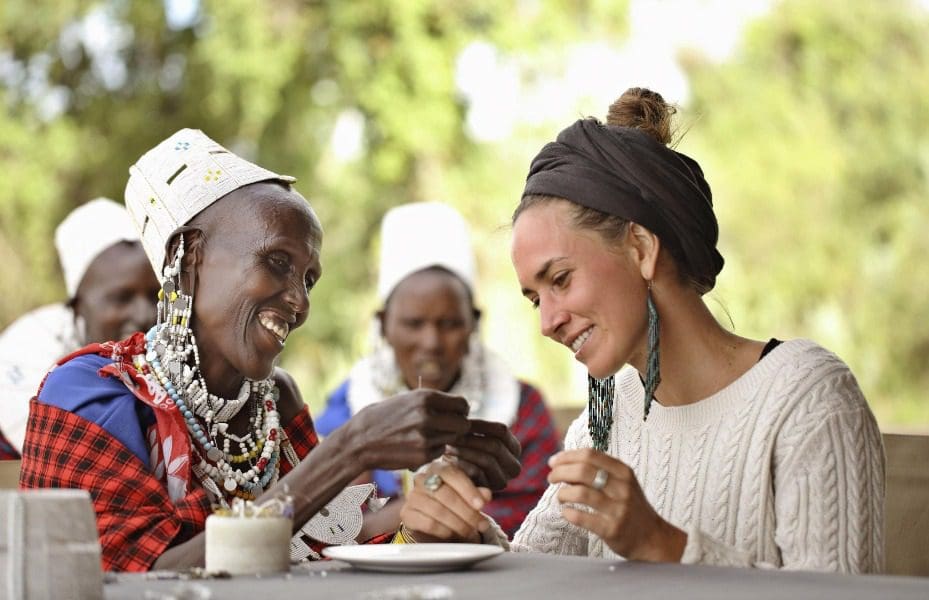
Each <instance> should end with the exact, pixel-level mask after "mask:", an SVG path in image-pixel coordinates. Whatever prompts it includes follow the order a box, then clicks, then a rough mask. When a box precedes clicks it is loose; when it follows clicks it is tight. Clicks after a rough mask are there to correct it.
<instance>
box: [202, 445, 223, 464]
mask: <svg viewBox="0 0 929 600" xmlns="http://www.w3.org/2000/svg"><path fill="white" fill-rule="evenodd" d="M206 457H207V458H208V459H210V460H211V461H213V462H216V461H218V460H219V459H221V458H222V457H223V451H222V450H220V449H219V448H217V447H216V446H213V447H212V448H210V449H209V450H207V451H206Z"/></svg>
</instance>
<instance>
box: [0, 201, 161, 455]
mask: <svg viewBox="0 0 929 600" xmlns="http://www.w3.org/2000/svg"><path fill="white" fill-rule="evenodd" d="M55 247H56V248H57V249H58V258H59V260H60V262H61V270H62V272H63V274H64V280H65V289H66V291H67V293H68V300H67V301H65V302H57V303H55V304H49V305H46V306H42V307H40V308H37V309H35V310H32V311H30V312H29V313H27V314H25V315H23V316H22V317H20V318H19V319H17V320H16V321H15V322H13V324H12V325H10V326H9V327H7V328H6V329H5V330H4V331H3V333H2V334H0V398H2V399H3V400H2V405H0V429H3V431H4V433H6V434H7V436H9V441H10V444H11V445H12V446H14V447H15V448H16V449H21V448H22V446H23V439H24V438H25V437H26V418H27V416H28V415H29V399H30V398H32V395H33V394H35V390H36V388H37V387H38V386H39V383H40V382H41V381H42V378H43V377H45V374H46V373H47V372H48V369H49V367H51V366H52V365H53V364H54V363H55V361H57V360H58V359H60V358H61V357H63V356H65V355H67V354H70V353H71V352H74V351H75V350H77V349H78V348H80V347H81V346H84V345H85V344H89V343H91V342H105V341H107V340H115V339H122V338H123V337H126V336H127V335H129V334H130V333H132V332H133V331H139V330H143V331H144V330H148V328H149V327H151V326H152V325H154V324H155V306H154V305H153V304H152V297H153V295H154V294H155V293H156V292H157V291H158V280H157V279H156V278H155V273H154V272H153V271H152V268H151V266H150V265H149V263H148V259H147V258H146V257H145V252H144V251H143V250H142V246H141V245H140V244H139V234H138V232H136V230H135V228H134V227H133V226H132V222H131V221H130V220H129V215H128V214H126V209H125V208H123V207H122V206H121V205H119V204H117V203H115V202H113V201H112V200H107V199H106V198H97V199H96V200H91V201H90V202H87V203H86V204H82V205H81V206H79V207H77V208H76V209H74V210H73V211H71V213H69V214H68V216H67V217H65V219H64V220H63V221H62V222H61V223H60V224H59V225H58V227H57V228H56V229H55Z"/></svg>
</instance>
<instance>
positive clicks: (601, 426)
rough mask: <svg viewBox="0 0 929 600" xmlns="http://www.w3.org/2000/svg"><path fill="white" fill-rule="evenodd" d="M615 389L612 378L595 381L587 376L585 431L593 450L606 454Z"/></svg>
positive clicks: (590, 376) (589, 375) (592, 377)
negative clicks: (587, 433) (588, 433)
mask: <svg viewBox="0 0 929 600" xmlns="http://www.w3.org/2000/svg"><path fill="white" fill-rule="evenodd" d="M615 388H616V384H615V382H614V379H613V376H612V375H611V376H609V377H607V378H605V379H597V378H595V377H594V376H593V375H591V374H589V373H588V374H587V430H588V431H589V432H590V439H591V440H592V441H593V444H594V450H599V451H600V452H606V450H607V447H608V446H609V443H610V429H612V428H613V392H614V390H615Z"/></svg>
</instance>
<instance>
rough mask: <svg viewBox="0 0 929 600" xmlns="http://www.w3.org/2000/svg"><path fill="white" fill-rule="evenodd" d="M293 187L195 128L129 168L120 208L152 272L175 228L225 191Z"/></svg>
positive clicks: (183, 131)
mask: <svg viewBox="0 0 929 600" xmlns="http://www.w3.org/2000/svg"><path fill="white" fill-rule="evenodd" d="M275 180H276V181H281V182H284V183H288V184H290V183H294V182H295V181H296V179H295V178H294V177H290V176H289V175H278V174H277V173H274V172H272V171H269V170H267V169H265V168H262V167H259V166H258V165H256V164H253V163H251V162H249V161H247V160H245V159H243V158H240V157H238V156H236V155H235V154H233V153H232V152H229V151H228V150H226V149H225V148H224V147H222V146H220V145H219V144H217V143H216V142H214V141H213V140H211V139H210V138H209V137H207V136H206V134H204V133H203V132H202V131H200V130H199V129H181V130H180V131H178V132H177V133H175V134H174V135H172V136H171V137H169V138H168V139H166V140H164V141H163V142H161V143H160V144H158V145H157V146H155V147H154V148H152V149H151V150H149V151H148V152H146V153H145V154H143V155H142V157H141V158H140V159H139V160H138V161H137V162H136V163H135V164H134V165H132V166H131V167H129V182H128V183H127V184H126V210H128V212H129V216H130V218H131V219H132V222H133V224H134V225H135V228H136V230H137V231H138V232H139V235H140V237H141V238H142V246H143V247H144V248H145V253H146V254H147V255H148V259H149V260H150V261H151V263H152V267H153V268H154V269H155V272H156V273H161V268H162V266H163V264H164V258H165V245H166V244H167V241H168V239H170V237H171V235H172V234H173V233H174V232H175V231H176V230H177V228H178V227H181V226H182V225H185V224H186V223H187V222H188V221H190V220H191V219H192V218H193V217H194V216H195V215H196V214H197V213H199V212H200V211H202V210H203V209H204V208H206V207H207V206H209V205H211V204H213V203H214V202H216V201H217V200H219V199H220V198H222V197H223V196H225V195H226V194H228V193H229V192H231V191H233V190H236V189H238V188H240V187H243V186H246V185H249V184H251V183H257V182H259V181H275Z"/></svg>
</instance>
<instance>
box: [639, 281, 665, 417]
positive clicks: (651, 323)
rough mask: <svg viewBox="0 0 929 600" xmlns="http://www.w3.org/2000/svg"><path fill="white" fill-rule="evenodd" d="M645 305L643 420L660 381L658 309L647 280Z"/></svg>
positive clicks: (646, 415) (650, 284)
mask: <svg viewBox="0 0 929 600" xmlns="http://www.w3.org/2000/svg"><path fill="white" fill-rule="evenodd" d="M646 307H647V309H648V358H647V363H646V367H645V406H644V411H643V413H642V420H643V421H644V420H645V419H647V418H648V411H649V409H650V408H651V407H652V400H654V399H655V388H657V387H658V384H659V383H661V368H660V365H659V359H660V348H659V343H658V333H659V324H658V310H657V309H656V308H655V301H654V300H653V299H652V283H651V282H648V295H647V299H646Z"/></svg>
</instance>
